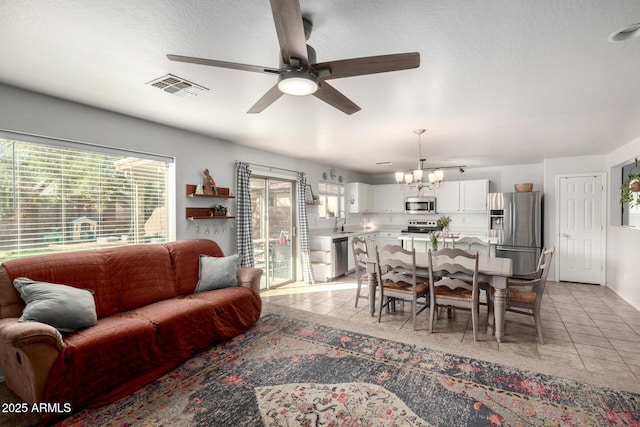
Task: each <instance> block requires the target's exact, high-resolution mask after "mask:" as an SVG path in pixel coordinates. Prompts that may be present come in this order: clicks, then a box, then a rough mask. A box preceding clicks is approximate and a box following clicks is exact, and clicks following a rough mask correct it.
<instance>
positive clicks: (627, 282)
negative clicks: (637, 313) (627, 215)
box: [606, 138, 640, 310]
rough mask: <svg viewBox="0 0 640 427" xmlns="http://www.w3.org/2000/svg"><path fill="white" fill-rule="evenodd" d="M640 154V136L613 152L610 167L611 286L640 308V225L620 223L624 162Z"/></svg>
mask: <svg viewBox="0 0 640 427" xmlns="http://www.w3.org/2000/svg"><path fill="white" fill-rule="evenodd" d="M636 158H640V138H636V139H635V140H633V141H631V142H630V143H628V144H626V145H624V146H623V147H621V148H619V149H617V150H615V151H613V152H611V153H609V155H608V156H607V160H606V161H607V167H608V168H610V171H611V176H610V180H609V181H610V183H609V190H610V194H611V197H610V202H609V206H610V212H611V214H610V216H611V220H610V221H609V226H608V227H607V248H608V250H607V286H608V287H610V288H611V289H613V290H614V291H615V292H616V293H617V294H618V295H620V296H621V297H623V298H624V299H625V300H626V301H627V302H629V303H630V304H632V305H633V306H634V307H635V308H636V309H638V310H640V269H638V255H640V245H639V244H638V243H639V242H640V229H637V228H630V227H623V226H621V225H620V202H619V200H620V190H619V187H620V184H621V183H622V175H621V172H620V170H621V166H622V165H624V164H627V163H629V162H630V161H632V160H634V159H636Z"/></svg>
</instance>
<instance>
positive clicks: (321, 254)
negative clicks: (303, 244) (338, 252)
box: [309, 236, 333, 282]
mask: <svg viewBox="0 0 640 427" xmlns="http://www.w3.org/2000/svg"><path fill="white" fill-rule="evenodd" d="M309 244H310V249H311V252H310V258H311V268H312V269H313V277H314V278H315V280H316V281H318V282H328V281H329V280H331V276H332V272H333V264H332V260H333V252H332V241H331V237H329V236H311V238H310V240H309Z"/></svg>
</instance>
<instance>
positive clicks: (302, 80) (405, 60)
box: [167, 0, 420, 114]
mask: <svg viewBox="0 0 640 427" xmlns="http://www.w3.org/2000/svg"><path fill="white" fill-rule="evenodd" d="M271 11H272V13H273V20H274V21H275V25H276V33H277V35H278V43H279V44H280V53H281V55H280V68H271V67H261V66H257V65H247V64H239V63H235V62H225V61H217V60H214V59H203V58H194V57H190V56H180V55H167V58H169V59H170V60H172V61H179V62H188V63H192V64H200V65H208V66H212V67H222V68H230V69H234V70H243V71H253V72H256V73H267V74H276V75H278V83H277V84H276V85H274V86H273V87H272V88H271V89H269V90H268V91H267V93H265V94H264V95H263V96H262V98H260V99H259V100H258V102H256V103H255V104H254V105H253V106H252V107H251V108H250V109H249V111H247V113H250V114H253V113H260V112H261V111H263V110H264V109H265V108H267V107H268V106H269V105H271V104H272V103H273V102H275V101H276V100H277V99H278V98H280V97H281V96H282V94H283V93H287V94H290V95H313V96H315V97H316V98H318V99H320V100H322V101H324V102H326V103H327V104H329V105H331V106H333V107H335V108H337V109H338V110H340V111H342V112H344V113H346V114H353V113H355V112H357V111H359V110H360V107H358V106H357V105H356V104H355V103H354V102H353V101H351V100H350V99H349V98H347V97H346V96H344V95H343V94H342V93H340V92H339V91H338V90H336V89H335V88H334V87H333V86H331V85H330V84H329V83H327V80H330V79H339V78H343V77H354V76H362V75H366V74H375V73H386V72H389V71H399V70H407V69H411V68H418V67H419V66H420V54H419V53H418V52H410V53H398V54H392V55H380V56H369V57H363V58H352V59H345V60H340V61H329V62H320V63H316V54H315V50H314V49H313V48H312V47H311V46H309V45H307V43H306V41H307V40H308V39H309V35H310V34H311V28H312V24H311V22H310V21H309V20H307V19H306V18H303V16H302V12H301V10H300V3H299V0H271Z"/></svg>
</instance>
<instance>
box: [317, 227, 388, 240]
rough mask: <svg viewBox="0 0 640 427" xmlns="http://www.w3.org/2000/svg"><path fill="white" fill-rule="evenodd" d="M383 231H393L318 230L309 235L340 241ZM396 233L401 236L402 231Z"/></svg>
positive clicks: (372, 229)
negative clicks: (339, 239)
mask: <svg viewBox="0 0 640 427" xmlns="http://www.w3.org/2000/svg"><path fill="white" fill-rule="evenodd" d="M382 231H391V230H379V229H374V228H371V229H367V230H362V229H359V230H349V229H347V230H345V231H333V230H316V231H310V232H309V235H310V236H311V237H330V238H332V239H338V238H341V237H356V236H363V235H365V234H371V233H379V232H382ZM393 231H394V232H397V233H398V234H400V230H393Z"/></svg>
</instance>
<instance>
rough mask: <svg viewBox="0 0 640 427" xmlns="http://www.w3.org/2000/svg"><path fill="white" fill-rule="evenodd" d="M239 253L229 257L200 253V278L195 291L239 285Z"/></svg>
mask: <svg viewBox="0 0 640 427" xmlns="http://www.w3.org/2000/svg"><path fill="white" fill-rule="evenodd" d="M239 266H240V256H239V255H238V254H234V255H230V256H227V257H213V256H208V255H200V273H199V274H200V280H198V284H197V285H196V290H195V293H198V292H204V291H210V290H213V289H222V288H229V287H231V286H238V267H239Z"/></svg>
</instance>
